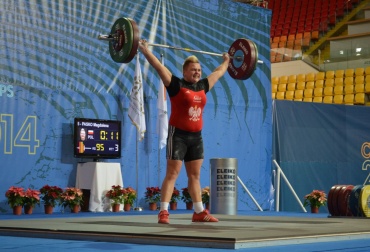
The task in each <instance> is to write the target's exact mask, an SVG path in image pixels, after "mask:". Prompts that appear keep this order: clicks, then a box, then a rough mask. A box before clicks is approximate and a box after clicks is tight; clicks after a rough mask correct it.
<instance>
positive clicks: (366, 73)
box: [365, 66, 370, 75]
mask: <svg viewBox="0 0 370 252" xmlns="http://www.w3.org/2000/svg"><path fill="white" fill-rule="evenodd" d="M365 75H370V66H368V67H366V68H365Z"/></svg>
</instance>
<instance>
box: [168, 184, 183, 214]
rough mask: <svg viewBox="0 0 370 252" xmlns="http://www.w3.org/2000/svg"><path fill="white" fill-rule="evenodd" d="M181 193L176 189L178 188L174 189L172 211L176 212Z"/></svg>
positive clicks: (171, 201) (171, 202)
mask: <svg viewBox="0 0 370 252" xmlns="http://www.w3.org/2000/svg"><path fill="white" fill-rule="evenodd" d="M180 198H181V197H180V191H179V190H177V189H176V187H174V188H173V192H172V195H171V200H170V209H171V210H176V209H177V201H178V200H179V199H180Z"/></svg>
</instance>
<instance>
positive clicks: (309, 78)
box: [306, 73, 316, 81]
mask: <svg viewBox="0 0 370 252" xmlns="http://www.w3.org/2000/svg"><path fill="white" fill-rule="evenodd" d="M315 77H316V75H315V73H307V74H306V81H315Z"/></svg>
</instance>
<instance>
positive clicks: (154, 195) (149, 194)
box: [145, 186, 161, 210]
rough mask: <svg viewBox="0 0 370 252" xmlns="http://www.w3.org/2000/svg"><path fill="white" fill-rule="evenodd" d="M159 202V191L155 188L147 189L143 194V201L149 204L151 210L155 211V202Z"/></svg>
mask: <svg viewBox="0 0 370 252" xmlns="http://www.w3.org/2000/svg"><path fill="white" fill-rule="evenodd" d="M160 200H161V189H160V188H159V187H158V186H157V187H147V188H146V192H145V201H146V202H149V208H150V209H151V210H156V209H157V202H159V201H160Z"/></svg>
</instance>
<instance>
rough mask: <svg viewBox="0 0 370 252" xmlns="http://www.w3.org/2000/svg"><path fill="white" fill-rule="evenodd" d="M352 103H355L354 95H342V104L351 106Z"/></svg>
mask: <svg viewBox="0 0 370 252" xmlns="http://www.w3.org/2000/svg"><path fill="white" fill-rule="evenodd" d="M354 103H355V95H354V94H346V95H344V104H346V105H353V104H354Z"/></svg>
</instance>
